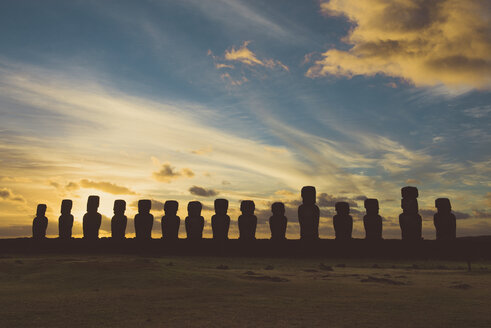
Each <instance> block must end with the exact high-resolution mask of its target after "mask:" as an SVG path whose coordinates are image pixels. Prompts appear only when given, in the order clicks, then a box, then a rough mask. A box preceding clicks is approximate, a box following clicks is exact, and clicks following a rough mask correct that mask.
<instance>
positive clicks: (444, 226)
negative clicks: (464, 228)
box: [433, 198, 457, 240]
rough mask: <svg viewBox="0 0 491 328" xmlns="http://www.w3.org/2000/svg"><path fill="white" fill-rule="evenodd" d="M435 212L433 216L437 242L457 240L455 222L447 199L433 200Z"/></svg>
mask: <svg viewBox="0 0 491 328" xmlns="http://www.w3.org/2000/svg"><path fill="white" fill-rule="evenodd" d="M435 207H436V208H437V210H438V211H437V212H436V213H435V215H434V216H433V223H434V224H435V229H436V239H437V240H454V239H455V238H457V236H456V233H457V220H456V218H455V215H454V214H453V213H452V206H451V205H450V200H449V199H448V198H438V199H436V200H435Z"/></svg>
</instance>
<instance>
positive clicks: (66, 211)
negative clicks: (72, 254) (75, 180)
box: [58, 199, 73, 239]
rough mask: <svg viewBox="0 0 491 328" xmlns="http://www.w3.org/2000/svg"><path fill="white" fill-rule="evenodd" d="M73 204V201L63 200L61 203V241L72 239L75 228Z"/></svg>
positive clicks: (59, 230)
mask: <svg viewBox="0 0 491 328" xmlns="http://www.w3.org/2000/svg"><path fill="white" fill-rule="evenodd" d="M72 205H73V202H72V201H71V199H63V200H62V201H61V215H60V218H59V219H58V235H59V236H60V239H70V238H72V228H73V215H72V214H71V212H72Z"/></svg>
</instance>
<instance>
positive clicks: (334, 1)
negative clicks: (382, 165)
mask: <svg viewBox="0 0 491 328" xmlns="http://www.w3.org/2000/svg"><path fill="white" fill-rule="evenodd" d="M321 10H322V11H323V12H324V13H325V14H327V15H330V16H345V17H347V18H348V19H349V21H351V22H352V23H353V24H354V27H353V28H352V29H351V31H350V33H349V34H348V35H347V36H346V37H345V38H344V39H343V41H344V42H345V43H348V44H350V45H352V48H351V49H349V50H347V51H344V50H338V49H330V50H327V51H326V52H324V53H323V54H322V58H321V59H320V60H317V61H315V63H314V65H313V66H312V67H310V68H309V70H308V71H307V73H306V75H307V76H308V77H321V76H327V75H334V76H346V77H351V76H354V75H367V76H373V75H376V74H385V75H388V76H392V77H398V78H402V79H405V80H407V81H409V82H411V83H413V84H415V85H416V86H435V85H442V84H443V85H446V86H447V87H450V88H462V87H472V88H478V89H488V90H489V89H491V56H490V53H491V33H489V31H490V29H491V17H490V16H491V15H490V13H491V3H490V2H489V1H482V0H467V1H461V0H437V1H430V0H427V1H420V0H397V1H386V0H366V1H359V0H331V1H329V2H326V1H324V2H322V3H321Z"/></svg>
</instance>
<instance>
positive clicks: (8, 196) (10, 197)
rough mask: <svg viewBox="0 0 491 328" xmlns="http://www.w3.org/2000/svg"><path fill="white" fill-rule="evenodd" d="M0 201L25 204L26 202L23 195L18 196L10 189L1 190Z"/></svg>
mask: <svg viewBox="0 0 491 328" xmlns="http://www.w3.org/2000/svg"><path fill="white" fill-rule="evenodd" d="M0 200H3V201H11V202H18V203H25V202H26V200H25V199H24V197H22V196H21V195H16V194H14V193H13V192H12V190H10V189H8V188H0Z"/></svg>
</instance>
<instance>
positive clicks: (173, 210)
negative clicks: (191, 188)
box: [164, 200, 179, 216]
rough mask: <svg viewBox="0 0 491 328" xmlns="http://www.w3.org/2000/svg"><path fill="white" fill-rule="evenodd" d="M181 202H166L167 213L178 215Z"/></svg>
mask: <svg viewBox="0 0 491 328" xmlns="http://www.w3.org/2000/svg"><path fill="white" fill-rule="evenodd" d="M178 209H179V203H178V202H177V201H176V200H168V201H166V202H165V204H164V211H165V215H169V216H176V214H177V210H178Z"/></svg>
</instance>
